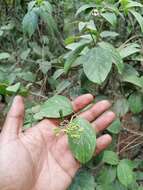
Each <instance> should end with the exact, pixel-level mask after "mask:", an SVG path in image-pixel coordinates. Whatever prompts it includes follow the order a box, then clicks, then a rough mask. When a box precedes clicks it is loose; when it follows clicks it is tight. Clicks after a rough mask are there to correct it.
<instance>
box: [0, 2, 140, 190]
mask: <svg viewBox="0 0 143 190" xmlns="http://www.w3.org/2000/svg"><path fill="white" fill-rule="evenodd" d="M0 10H1V12H0V95H1V99H2V101H3V102H4V103H5V105H6V107H5V110H4V111H3V112H2V114H3V115H4V114H5V113H6V112H7V110H8V107H9V105H10V102H11V100H12V98H13V96H15V95H16V94H20V95H23V96H28V98H26V102H27V105H26V118H25V125H24V127H25V129H26V128H29V127H31V126H32V123H34V122H37V120H41V119H43V118H60V120H61V123H62V119H63V118H64V117H65V116H68V117H69V116H71V115H72V114H74V111H73V108H72V105H71V103H70V101H69V99H67V98H66V97H65V96H67V97H69V98H70V99H73V98H75V97H77V96H78V95H81V94H84V93H92V94H93V95H95V96H96V97H97V95H98V97H99V98H97V99H99V100H102V99H107V98H108V99H110V100H112V101H113V110H114V111H115V113H116V115H117V117H118V118H117V119H116V120H115V121H114V122H113V123H112V124H111V125H110V127H109V129H108V130H107V131H108V132H109V133H110V134H111V135H112V136H113V145H112V146H111V147H109V150H106V151H105V152H104V153H103V154H102V155H100V158H99V157H98V156H97V157H96V158H97V159H98V164H97V165H96V160H95V159H94V158H93V159H92V160H91V158H92V156H93V152H94V148H95V145H96V138H95V133H94V132H93V130H92V128H91V126H90V124H89V123H88V122H87V121H84V120H83V119H78V118H77V117H76V115H74V117H76V118H71V121H70V122H68V123H66V125H65V124H64V125H61V126H64V127H63V128H62V127H61V126H60V128H59V130H58V131H56V134H57V135H58V134H60V133H61V132H64V133H66V134H67V135H68V137H69V144H70V147H71V150H72V152H73V154H74V155H75V157H76V158H77V159H78V160H79V161H80V162H81V163H85V162H87V161H89V160H90V162H89V163H86V165H84V168H83V169H82V170H81V171H80V172H79V173H78V174H77V176H76V178H75V179H74V181H73V184H72V185H71V187H70V188H69V189H70V190H74V189H76V190H77V189H79V190H80V189H82V190H84V189H86V190H93V189H96V190H112V189H114V190H134V189H137V190H141V189H142V186H140V183H139V182H140V181H141V180H142V176H141V175H140V173H139V172H140V170H142V168H143V166H142V164H141V162H140V160H138V161H136V162H135V161H131V160H125V159H123V160H121V161H120V159H121V158H122V157H123V158H124V155H122V153H120V150H119V147H118V146H120V137H122V132H123V129H124V126H123V124H122V120H123V121H124V120H126V115H127V116H130V117H131V118H132V117H135V118H136V119H137V120H138V121H139V123H142V111H143V70H142V62H143V53H142V38H143V16H142V15H143V2H142V1H141V0H136V1H133V0H90V1H89V0H62V1H60V0H49V1H48V0H32V1H30V0H28V1H14V0H11V1H9V0H5V1H2V3H0ZM61 95H64V96H61ZM31 97H32V98H31ZM29 98H30V101H29ZM48 98H49V99H48ZM31 99H32V100H31ZM47 99H48V100H47ZM45 100H46V101H45ZM64 119H65V118H64ZM62 124H63V123H62ZM121 126H123V128H122V127H121ZM133 126H136V125H133ZM82 128H83V129H84V130H81V129H82ZM129 130H130V128H129ZM137 130H138V131H135V133H136V132H137V133H139V134H140V133H142V132H141V130H142V129H141V128H139V129H137ZM132 131H133V132H134V128H133V129H131V132H132ZM127 135H128V133H127ZM124 138H125V137H124ZM124 140H126V139H123V140H122V141H124ZM87 144H89V145H90V146H89V145H87ZM122 146H123V145H122ZM128 146H129V147H128V148H130V143H129V142H128ZM138 146H139V145H138V144H136V145H135V146H133V147H132V146H131V149H133V150H132V151H133V152H134V151H136V150H137V148H136V147H138ZM122 148H124V147H122ZM116 152H117V154H116ZM128 157H130V154H129V155H128ZM98 167H99V168H98ZM100 167H101V168H100ZM96 168H97V170H98V171H97V172H94V169H96ZM95 171H96V170H95ZM95 173H96V174H95Z"/></svg>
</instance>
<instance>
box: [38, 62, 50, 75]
mask: <svg viewBox="0 0 143 190" xmlns="http://www.w3.org/2000/svg"><path fill="white" fill-rule="evenodd" d="M39 65H40V70H41V71H42V73H43V74H46V73H47V72H48V71H49V70H50V69H51V67H52V65H51V62H49V61H42V60H41V61H40V62H39Z"/></svg>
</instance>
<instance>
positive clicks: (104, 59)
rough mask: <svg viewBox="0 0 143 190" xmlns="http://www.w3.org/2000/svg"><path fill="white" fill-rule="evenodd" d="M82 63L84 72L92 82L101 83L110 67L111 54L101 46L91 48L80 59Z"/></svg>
mask: <svg viewBox="0 0 143 190" xmlns="http://www.w3.org/2000/svg"><path fill="white" fill-rule="evenodd" d="M80 62H82V63H83V68H84V73H85V74H86V76H87V78H88V79H89V80H91V81H92V82H94V83H98V84H101V83H102V82H103V81H104V80H105V79H106V77H107V76H108V74H109V72H110V70H111V67H112V56H111V53H110V52H109V51H107V50H106V49H103V48H100V47H98V48H93V49H91V50H90V51H88V52H87V54H86V55H83V56H82V57H81V59H80Z"/></svg>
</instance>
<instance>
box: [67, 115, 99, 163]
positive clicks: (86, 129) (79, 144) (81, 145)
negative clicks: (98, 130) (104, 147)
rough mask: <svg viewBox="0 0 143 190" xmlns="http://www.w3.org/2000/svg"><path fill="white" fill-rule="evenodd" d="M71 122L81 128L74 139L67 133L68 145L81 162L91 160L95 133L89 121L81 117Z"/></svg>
mask: <svg viewBox="0 0 143 190" xmlns="http://www.w3.org/2000/svg"><path fill="white" fill-rule="evenodd" d="M72 122H74V124H75V125H78V126H80V127H81V128H83V131H82V132H81V134H80V137H79V138H77V139H75V138H72V137H71V136H70V135H68V140H69V147H70V149H71V151H72V153H73V154H74V156H75V158H76V159H77V160H78V161H80V162H81V163H82V164H85V163H87V162H88V161H89V160H91V158H92V156H93V154H94V151H95V147H96V134H95V131H94V129H93V128H92V126H91V125H90V123H89V122H88V121H87V120H85V119H83V118H76V119H74V120H73V121H72Z"/></svg>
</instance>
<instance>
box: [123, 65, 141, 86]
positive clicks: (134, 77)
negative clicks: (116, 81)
mask: <svg viewBox="0 0 143 190" xmlns="http://www.w3.org/2000/svg"><path fill="white" fill-rule="evenodd" d="M121 80H122V81H124V82H129V83H131V84H134V85H136V86H138V87H140V88H142V87H143V82H142V77H139V74H138V72H137V71H136V70H135V69H134V68H133V67H132V66H131V65H128V64H126V65H125V68H124V72H123V74H122V79H121Z"/></svg>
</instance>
